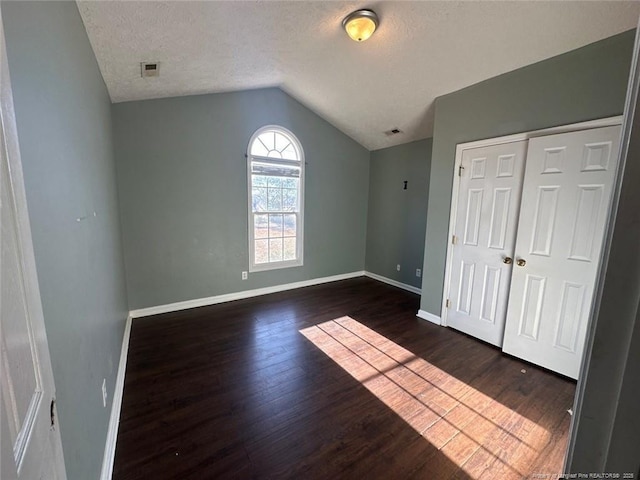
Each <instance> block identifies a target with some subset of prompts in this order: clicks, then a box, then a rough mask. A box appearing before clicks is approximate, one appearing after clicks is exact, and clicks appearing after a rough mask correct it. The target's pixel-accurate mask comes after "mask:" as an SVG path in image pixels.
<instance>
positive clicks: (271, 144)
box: [256, 132, 276, 151]
mask: <svg viewBox="0 0 640 480" xmlns="http://www.w3.org/2000/svg"><path fill="white" fill-rule="evenodd" d="M256 140H257V141H260V142H262V144H263V145H264V146H265V148H266V149H267V151H269V150H273V149H274V148H275V147H276V142H275V137H274V132H264V133H261V134H260V135H258V138H257V139H256Z"/></svg>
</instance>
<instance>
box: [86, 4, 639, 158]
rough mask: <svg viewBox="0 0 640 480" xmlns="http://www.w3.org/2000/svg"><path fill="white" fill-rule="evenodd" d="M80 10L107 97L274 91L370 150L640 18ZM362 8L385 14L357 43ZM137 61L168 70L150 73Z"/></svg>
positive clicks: (426, 9) (333, 10)
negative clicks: (355, 21)
mask: <svg viewBox="0 0 640 480" xmlns="http://www.w3.org/2000/svg"><path fill="white" fill-rule="evenodd" d="M78 6H79V10H80V13H81V15H82V18H83V21H84V24H85V27H86V29H87V33H88V35H89V40H90V41H91V44H92V46H93V49H94V52H95V54H96V58H97V60H98V64H99V66H100V70H101V71H102V75H103V77H104V80H105V82H106V85H107V88H108V90H109V94H110V95H111V99H112V101H113V102H123V101H129V100H140V99H149V98H160V97H170V96H180V95H192V94H202V93H215V92H228V91H236V90H244V89H253V88H261V87H269V86H277V87H280V88H281V89H282V90H284V91H285V92H287V93H289V94H290V95H291V96H293V97H294V98H296V99H298V100H299V101H300V102H302V103H303V104H304V105H306V106H307V107H309V108H310V109H312V110H313V111H315V112H316V113H317V114H319V115H320V116H322V117H323V118H325V119H326V120H327V121H329V122H330V123H332V124H333V125H334V126H336V127H337V128H339V129H340V130H341V131H343V132H344V133H345V134H347V135H349V136H350V137H352V138H353V139H354V140H356V141H357V142H359V143H360V144H362V145H363V146H365V147H366V148H368V149H370V150H376V149H379V148H383V147H388V146H392V145H396V144H400V143H405V142H409V141H412V140H417V139H421V138H426V137H429V136H431V134H432V130H433V105H434V100H435V98H436V97H438V96H440V95H443V94H446V93H449V92H453V91H455V90H459V89H460V88H463V87H466V86H469V85H472V84H474V83H477V82H480V81H482V80H485V79H487V78H490V77H493V76H496V75H499V74H501V73H505V72H508V71H511V70H514V69H516V68H519V67H522V66H524V65H528V64H531V63H534V62H538V61H540V60H543V59H545V58H549V57H552V56H554V55H558V54H561V53H564V52H567V51H569V50H573V49H575V48H578V47H581V46H584V45H586V44H589V43H592V42H595V41H597V40H600V39H603V38H605V37H608V36H611V35H614V34H617V33H620V32H623V31H625V30H629V29H632V28H635V27H636V25H637V23H638V15H639V14H640V2H637V1H633V2H615V1H602V2H600V1H578V2H568V1H510V2H498V1H462V2H460V1H403V2H399V1H377V2H371V3H365V2H344V1H200V2H192V1H170V2H166V1H163V2H160V1H79V2H78ZM358 8H372V9H373V10H375V11H376V12H377V13H378V15H379V17H380V27H379V29H378V31H376V33H375V34H374V35H373V36H372V37H371V38H370V39H369V40H368V41H366V42H363V43H356V42H354V41H352V40H350V39H349V38H348V37H347V36H346V34H345V32H344V30H343V29H342V26H341V22H342V19H343V18H344V17H345V16H346V15H347V14H348V13H350V12H351V11H353V10H356V9H358ZM140 62H159V63H160V75H159V76H158V77H151V78H142V77H141V75H140ZM393 128H399V129H400V130H401V131H402V133H400V134H398V135H394V136H387V135H385V133H384V132H385V131H388V130H391V129H393Z"/></svg>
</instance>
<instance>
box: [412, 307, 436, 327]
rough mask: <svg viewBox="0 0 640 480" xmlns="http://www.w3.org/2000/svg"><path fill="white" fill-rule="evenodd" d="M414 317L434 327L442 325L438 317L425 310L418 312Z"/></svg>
mask: <svg viewBox="0 0 640 480" xmlns="http://www.w3.org/2000/svg"><path fill="white" fill-rule="evenodd" d="M416 316H417V317H418V318H421V319H423V320H426V321H428V322H431V323H435V324H436V325H442V319H441V318H440V317H439V316H437V315H434V314H433V313H429V312H427V311H425V310H418V313H416Z"/></svg>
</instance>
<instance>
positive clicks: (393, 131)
mask: <svg viewBox="0 0 640 480" xmlns="http://www.w3.org/2000/svg"><path fill="white" fill-rule="evenodd" d="M399 133H402V130H400V129H399V128H393V129H391V130H387V131H386V132H384V134H385V135H386V136H387V137H392V136H393V135H398V134H399Z"/></svg>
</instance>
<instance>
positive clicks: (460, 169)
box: [458, 164, 464, 177]
mask: <svg viewBox="0 0 640 480" xmlns="http://www.w3.org/2000/svg"><path fill="white" fill-rule="evenodd" d="M463 170H464V167H463V166H462V164H460V166H459V167H458V176H459V177H461V176H462V171H463Z"/></svg>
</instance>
